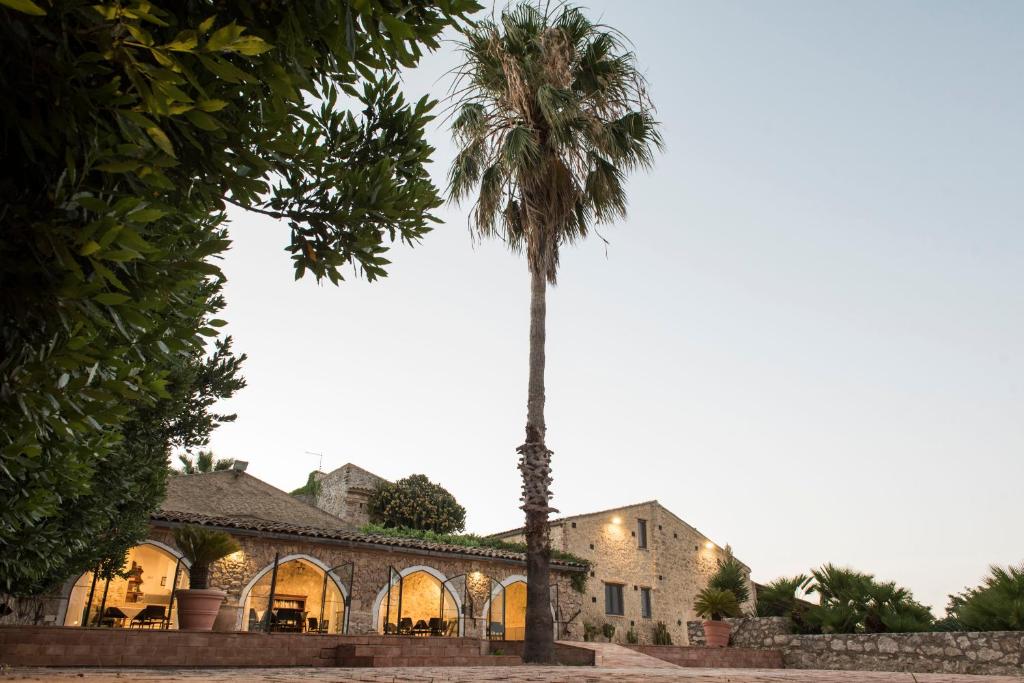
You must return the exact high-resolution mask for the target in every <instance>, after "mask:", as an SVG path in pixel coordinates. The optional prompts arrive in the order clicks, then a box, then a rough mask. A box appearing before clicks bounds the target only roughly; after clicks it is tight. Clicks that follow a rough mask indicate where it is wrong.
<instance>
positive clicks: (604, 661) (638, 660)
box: [567, 642, 679, 669]
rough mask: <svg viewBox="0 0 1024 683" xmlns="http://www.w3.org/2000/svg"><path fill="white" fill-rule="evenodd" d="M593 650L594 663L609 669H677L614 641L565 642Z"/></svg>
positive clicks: (673, 665)
mask: <svg viewBox="0 0 1024 683" xmlns="http://www.w3.org/2000/svg"><path fill="white" fill-rule="evenodd" d="M567 644H568V645H572V646H573V647H582V648H586V649H587V650H593V651H594V653H595V654H594V664H595V665H597V666H599V667H605V668H609V669H678V668H679V667H677V666H676V665H675V664H670V663H669V662H666V661H663V660H661V659H658V658H657V657H650V656H648V655H645V654H643V653H640V652H637V651H635V650H630V649H629V648H628V647H622V646H621V645H616V644H615V643H593V642H584V643H577V642H572V643H567Z"/></svg>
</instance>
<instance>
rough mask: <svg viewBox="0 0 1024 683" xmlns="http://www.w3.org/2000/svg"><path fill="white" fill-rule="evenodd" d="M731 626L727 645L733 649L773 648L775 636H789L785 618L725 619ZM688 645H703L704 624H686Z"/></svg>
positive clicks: (700, 622) (699, 622)
mask: <svg viewBox="0 0 1024 683" xmlns="http://www.w3.org/2000/svg"><path fill="white" fill-rule="evenodd" d="M726 621H727V622H729V623H730V624H731V625H732V632H731V633H730V634H729V644H730V645H732V646H733V647H774V645H773V639H774V638H775V636H788V635H790V631H791V629H790V624H789V619H787V618H785V617H741V618H739V619H726ZM686 632H687V635H688V637H689V639H690V645H704V642H705V641H704V622H703V621H688V622H686Z"/></svg>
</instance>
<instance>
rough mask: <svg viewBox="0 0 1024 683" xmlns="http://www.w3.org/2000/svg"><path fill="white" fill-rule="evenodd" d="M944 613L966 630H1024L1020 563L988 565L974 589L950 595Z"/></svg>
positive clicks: (1023, 575) (1023, 579) (1023, 582)
mask: <svg viewBox="0 0 1024 683" xmlns="http://www.w3.org/2000/svg"><path fill="white" fill-rule="evenodd" d="M946 613H947V615H948V617H947V618H948V619H950V620H951V621H952V624H949V625H950V626H952V625H957V626H959V627H960V629H958V630H966V631H1024V564H1021V565H1019V566H1016V567H1014V566H1009V567H1006V568H1005V569H1004V568H1003V567H998V566H994V565H993V566H992V567H991V568H990V573H989V576H987V577H986V578H985V580H984V581H983V582H982V583H981V585H980V586H978V587H977V588H972V589H968V590H966V591H964V592H963V593H961V594H959V595H951V596H950V606H949V607H948V608H947V610H946Z"/></svg>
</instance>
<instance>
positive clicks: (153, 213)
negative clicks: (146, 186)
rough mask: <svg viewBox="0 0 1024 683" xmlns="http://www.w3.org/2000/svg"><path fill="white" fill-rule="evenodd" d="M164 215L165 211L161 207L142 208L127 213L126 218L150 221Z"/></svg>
mask: <svg viewBox="0 0 1024 683" xmlns="http://www.w3.org/2000/svg"><path fill="white" fill-rule="evenodd" d="M166 215H167V212H166V211H164V210H162V209H142V210H141V211H136V212H135V213H130V214H128V216H127V219H128V220H130V221H133V222H135V223H150V222H152V221H155V220H157V219H159V218H163V217H164V216H166Z"/></svg>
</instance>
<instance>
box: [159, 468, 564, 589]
mask: <svg viewBox="0 0 1024 683" xmlns="http://www.w3.org/2000/svg"><path fill="white" fill-rule="evenodd" d="M192 476H194V475H192ZM150 519H152V520H153V521H154V522H157V523H159V522H166V523H170V524H198V525H201V526H213V527H218V528H222V529H228V530H230V529H238V530H245V531H253V532H257V533H268V534H285V535H288V536H300V537H303V538H312V539H324V540H330V541H342V542H347V543H352V544H355V545H364V546H367V545H368V546H380V547H385V548H389V549H401V548H409V549H413V550H426V551H432V552H439V553H451V554H456V555H462V556H471V557H482V558H489V559H495V560H506V561H513V562H517V563H521V562H525V561H526V555H525V554H524V553H519V552H515V551H512V550H502V549H500V548H478V547H468V546H461V545H452V544H449V543H439V542H436V541H425V540H422V539H418V538H397V537H394V536H385V535H382V534H364V533H362V532H359V531H352V530H346V529H338V528H333V529H324V528H319V527H314V526H304V525H300V524H291V523H288V522H273V521H269V520H266V519H260V518H258V517H253V516H248V515H232V516H223V515H206V514H202V513H197V512H184V511H176V510H157V511H156V512H154V513H153V514H151V515H150ZM551 564H552V565H555V566H558V567H564V568H566V569H577V570H578V569H583V568H584V565H580V564H576V563H574V562H566V561H564V560H557V559H554V558H553V559H552V560H551Z"/></svg>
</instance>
